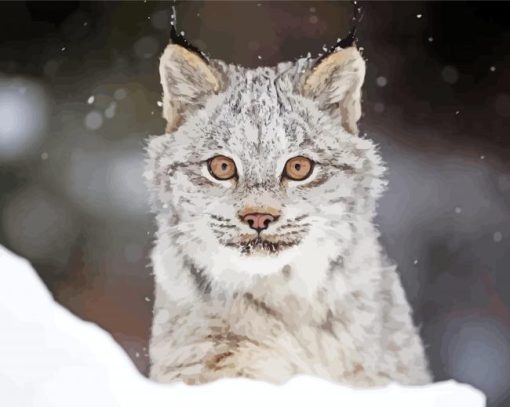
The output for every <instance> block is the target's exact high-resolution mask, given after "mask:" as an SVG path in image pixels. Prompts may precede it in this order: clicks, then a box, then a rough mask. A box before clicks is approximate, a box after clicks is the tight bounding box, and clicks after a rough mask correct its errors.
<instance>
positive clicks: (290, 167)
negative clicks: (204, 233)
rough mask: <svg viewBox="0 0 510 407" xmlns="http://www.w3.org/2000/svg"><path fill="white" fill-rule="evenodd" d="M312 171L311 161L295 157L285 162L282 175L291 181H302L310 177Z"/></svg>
mask: <svg viewBox="0 0 510 407" xmlns="http://www.w3.org/2000/svg"><path fill="white" fill-rule="evenodd" d="M312 170H313V161H312V160H310V159H308V158H306V157H303V156H297V157H294V158H291V159H289V160H288V161H287V163H286V164H285V170H284V172H283V175H284V176H285V177H287V178H288V179H291V180H293V181H303V180H304V179H306V178H308V177H309V176H310V175H311V173H312Z"/></svg>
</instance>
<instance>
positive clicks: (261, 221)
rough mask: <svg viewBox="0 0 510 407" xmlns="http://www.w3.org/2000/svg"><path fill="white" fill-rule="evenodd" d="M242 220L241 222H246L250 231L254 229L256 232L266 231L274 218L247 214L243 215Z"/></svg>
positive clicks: (263, 214)
mask: <svg viewBox="0 0 510 407" xmlns="http://www.w3.org/2000/svg"><path fill="white" fill-rule="evenodd" d="M242 219H243V222H246V223H247V224H248V225H249V226H250V227H251V228H252V229H255V230H256V231H257V232H260V231H261V230H264V229H267V227H268V226H269V224H270V223H271V222H274V221H275V220H276V219H275V217H274V216H273V215H270V214H269V213H249V214H247V215H244V216H243V217H242Z"/></svg>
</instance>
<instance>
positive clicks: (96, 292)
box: [0, 1, 510, 407]
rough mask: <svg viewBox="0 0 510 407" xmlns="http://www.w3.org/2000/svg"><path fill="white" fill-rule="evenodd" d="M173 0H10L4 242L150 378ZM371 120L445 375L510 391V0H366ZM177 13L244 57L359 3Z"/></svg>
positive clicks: (222, 5) (436, 366)
mask: <svg viewBox="0 0 510 407" xmlns="http://www.w3.org/2000/svg"><path fill="white" fill-rule="evenodd" d="M172 5H173V3H172V2H83V3H79V2H56V3H44V2H32V3H31V2H29V3H24V2H12V3H9V2H2V3H1V4H0V55H1V56H0V211H1V217H0V243H1V244H3V245H5V246H7V247H9V248H10V249H12V250H14V251H15V252H17V253H19V254H21V255H23V256H25V257H27V258H29V259H30V260H31V261H32V263H33V264H34V266H35V268H36V270H37V271H38V273H39V274H40V276H41V277H42V279H43V280H44V282H45V283H46V284H47V285H48V287H49V288H50V289H51V291H52V292H53V293H54V295H55V297H56V299H57V300H58V301H59V302H61V303H62V304H64V305H65V306H66V307H68V308H69V309H70V310H71V311H72V312H74V313H75V314H77V315H79V316H80V317H82V318H85V319H87V320H91V321H94V322H96V323H98V324H99V325H101V326H102V327H104V328H105V329H107V330H108V331H109V332H111V334H112V335H113V336H114V338H115V339H116V340H117V341H118V342H119V343H120V344H121V345H122V346H123V347H124V349H125V350H126V351H127V352H128V353H129V355H130V357H131V358H132V359H133V362H134V363H135V364H136V366H137V367H138V368H139V369H140V371H141V372H142V373H144V374H146V373H147V371H148V358H147V342H148V338H149V327H150V320H151V307H152V300H153V294H152V289H153V279H152V275H151V269H150V264H149V260H148V253H149V251H150V247H151V244H152V239H153V232H154V226H153V222H152V218H151V215H150V214H149V211H148V205H147V202H146V201H147V193H146V191H145V188H144V185H143V182H142V169H143V148H144V142H145V140H146V138H147V136H148V135H151V134H152V135H154V134H161V133H163V131H164V121H163V120H162V118H161V102H160V100H161V89H160V85H159V77H158V58H159V55H160V54H161V53H162V50H163V49H164V47H165V46H166V44H167V43H168V40H169V27H170V16H171V12H172ZM361 5H362V6H363V10H364V11H363V18H362V20H361V23H360V24H359V28H358V37H359V42H358V44H359V46H360V47H361V48H362V49H363V54H364V57H365V58H366V59H367V66H368V70H367V76H366V82H365V87H364V116H363V118H362V121H361V132H362V133H366V134H367V136H368V137H370V138H372V139H374V140H375V141H376V142H377V143H378V144H379V145H380V149H381V152H382V155H383V157H384V159H385V161H386V162H387V163H388V167H389V180H390V186H389V190H388V192H387V193H386V195H385V196H384V198H383V199H382V201H381V205H380V211H379V217H378V223H379V225H380V228H381V230H382V235H383V238H382V240H383V244H384V246H385V247H386V249H387V251H388V252H389V254H390V256H391V257H392V258H393V259H394V260H395V261H396V262H397V263H398V265H399V270H400V273H401V278H402V281H403V284H404V287H405V290H406V292H407V295H408V298H409V301H410V302H411V304H412V307H413V309H414V311H415V315H414V316H415V320H416V322H417V324H419V325H420V327H421V333H422V336H423V339H424V341H425V343H426V346H427V354H428V357H429V359H430V364H431V367H432V370H433V372H434V375H435V378H436V380H445V379H448V378H454V379H457V380H459V381H463V382H467V383H471V384H473V385H475V386H477V387H478V388H480V389H482V390H483V391H484V392H485V393H486V394H487V395H488V397H489V401H490V404H489V405H490V406H494V407H495V406H498V407H503V406H508V405H510V126H509V123H510V69H509V67H510V65H509V62H510V29H509V28H510V22H509V21H510V20H509V19H508V11H509V7H508V3H503V2H502V3H488V2H484V3H477V2H467V3H460V2H445V3H441V2H432V3H424V2H416V3H414V2H384V1H380V2H369V3H361ZM176 9H177V28H178V30H179V31H180V30H182V31H184V32H185V35H186V37H187V38H188V39H189V40H191V42H192V43H194V44H195V45H197V46H198V47H199V48H201V49H202V50H203V51H205V52H206V53H207V54H209V55H210V56H211V57H214V58H221V59H224V60H225V61H227V62H230V63H236V64H243V65H247V66H251V67H254V66H258V65H273V64H275V63H277V62H280V61H284V60H292V59H295V58H297V57H299V56H301V55H306V54H307V53H308V52H310V53H311V54H312V56H316V55H318V54H319V53H320V52H322V48H323V47H324V46H330V45H332V44H333V43H335V42H336V39H337V38H338V37H342V36H345V35H346V34H347V32H348V31H349V29H350V25H351V19H352V10H353V5H352V4H351V3H348V2H332V1H331V2H321V1H294V2H284V1H279V2H213V1H208V2H198V1H196V2H181V3H179V2H178V3H177V4H176Z"/></svg>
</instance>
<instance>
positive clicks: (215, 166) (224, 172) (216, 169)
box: [207, 155, 237, 181]
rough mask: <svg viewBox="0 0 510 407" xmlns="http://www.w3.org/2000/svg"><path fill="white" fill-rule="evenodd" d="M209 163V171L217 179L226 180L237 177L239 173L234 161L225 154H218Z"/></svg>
mask: <svg viewBox="0 0 510 407" xmlns="http://www.w3.org/2000/svg"><path fill="white" fill-rule="evenodd" d="M207 163H208V167H209V172H210V173H211V175H212V176H213V177H214V178H216V179H219V180H222V181H225V180H227V179H230V178H233V177H235V176H236V174H237V169H236V165H235V164H234V161H232V160H231V159H230V158H228V157H225V156H223V155H217V156H216V157H213V158H211V159H210V160H209V161H208V162H207Z"/></svg>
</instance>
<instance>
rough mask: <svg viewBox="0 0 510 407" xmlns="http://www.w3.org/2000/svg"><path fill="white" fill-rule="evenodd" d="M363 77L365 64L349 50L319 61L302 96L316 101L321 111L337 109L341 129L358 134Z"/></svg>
mask: <svg viewBox="0 0 510 407" xmlns="http://www.w3.org/2000/svg"><path fill="white" fill-rule="evenodd" d="M364 78H365V61H364V60H363V57H362V56H361V54H360V53H359V51H358V50H357V49H356V48H355V47H350V48H346V49H341V50H339V51H336V52H334V53H332V54H330V55H328V56H327V57H325V58H324V59H323V60H319V63H318V65H316V66H315V67H314V68H313V70H312V71H311V73H310V74H309V75H308V77H307V78H306V79H305V81H304V84H303V88H302V90H303V94H304V95H305V96H307V97H311V98H312V99H315V100H317V101H318V102H319V105H320V106H321V108H322V109H330V108H338V109H340V116H341V119H342V126H343V127H344V128H345V129H346V130H347V131H348V132H350V133H353V134H357V133H358V126H357V122H358V120H359V119H360V117H361V85H363V80H364Z"/></svg>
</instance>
